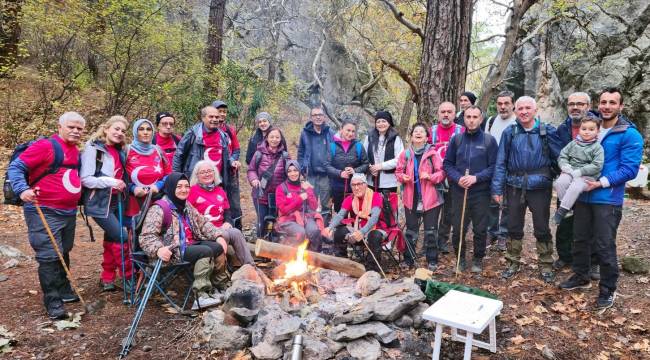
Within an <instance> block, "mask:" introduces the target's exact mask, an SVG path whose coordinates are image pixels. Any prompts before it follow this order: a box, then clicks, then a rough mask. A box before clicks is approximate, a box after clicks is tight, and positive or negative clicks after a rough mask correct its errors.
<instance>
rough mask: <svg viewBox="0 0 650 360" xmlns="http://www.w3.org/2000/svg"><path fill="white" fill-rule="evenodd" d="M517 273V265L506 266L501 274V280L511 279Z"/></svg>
mask: <svg viewBox="0 0 650 360" xmlns="http://www.w3.org/2000/svg"><path fill="white" fill-rule="evenodd" d="M518 272H519V265H518V264H511V265H510V266H508V268H507V269H505V270H504V271H503V272H502V273H501V278H502V279H506V280H507V279H510V278H511V277H513V276H515V275H517V273H518Z"/></svg>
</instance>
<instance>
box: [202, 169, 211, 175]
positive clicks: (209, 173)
mask: <svg viewBox="0 0 650 360" xmlns="http://www.w3.org/2000/svg"><path fill="white" fill-rule="evenodd" d="M212 174H214V171H213V170H201V171H199V175H212Z"/></svg>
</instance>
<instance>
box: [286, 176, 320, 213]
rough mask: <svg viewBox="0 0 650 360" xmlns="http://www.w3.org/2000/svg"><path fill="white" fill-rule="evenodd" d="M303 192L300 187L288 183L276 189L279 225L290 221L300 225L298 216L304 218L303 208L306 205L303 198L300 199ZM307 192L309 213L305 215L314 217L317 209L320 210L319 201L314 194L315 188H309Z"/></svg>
mask: <svg viewBox="0 0 650 360" xmlns="http://www.w3.org/2000/svg"><path fill="white" fill-rule="evenodd" d="M285 189H286V191H285ZM301 190H302V189H301V187H300V185H293V184H290V183H289V182H288V181H285V182H283V183H282V184H280V185H278V187H277V188H276V189H275V202H276V204H277V207H278V216H279V220H278V222H279V223H283V222H288V221H293V222H297V223H300V221H299V219H298V216H302V206H303V203H304V201H303V200H302V198H300V193H301ZM305 192H306V193H307V209H306V210H307V211H306V212H305V214H304V215H305V216H312V215H313V214H314V213H316V209H318V199H317V198H316V195H315V194H314V189H313V188H309V189H307V190H306V191H305ZM296 213H298V214H296Z"/></svg>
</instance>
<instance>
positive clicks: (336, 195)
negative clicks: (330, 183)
mask: <svg viewBox="0 0 650 360" xmlns="http://www.w3.org/2000/svg"><path fill="white" fill-rule="evenodd" d="M344 199H345V193H344V192H343V191H335V190H332V204H333V205H334V214H336V213H338V212H339V210H341V205H342V204H343V200H344Z"/></svg>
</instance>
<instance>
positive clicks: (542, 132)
mask: <svg viewBox="0 0 650 360" xmlns="http://www.w3.org/2000/svg"><path fill="white" fill-rule="evenodd" d="M546 135H547V131H546V123H543V122H541V121H540V122H539V136H540V137H541V138H542V154H543V155H544V157H549V156H550V150H549V148H548V136H546Z"/></svg>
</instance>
